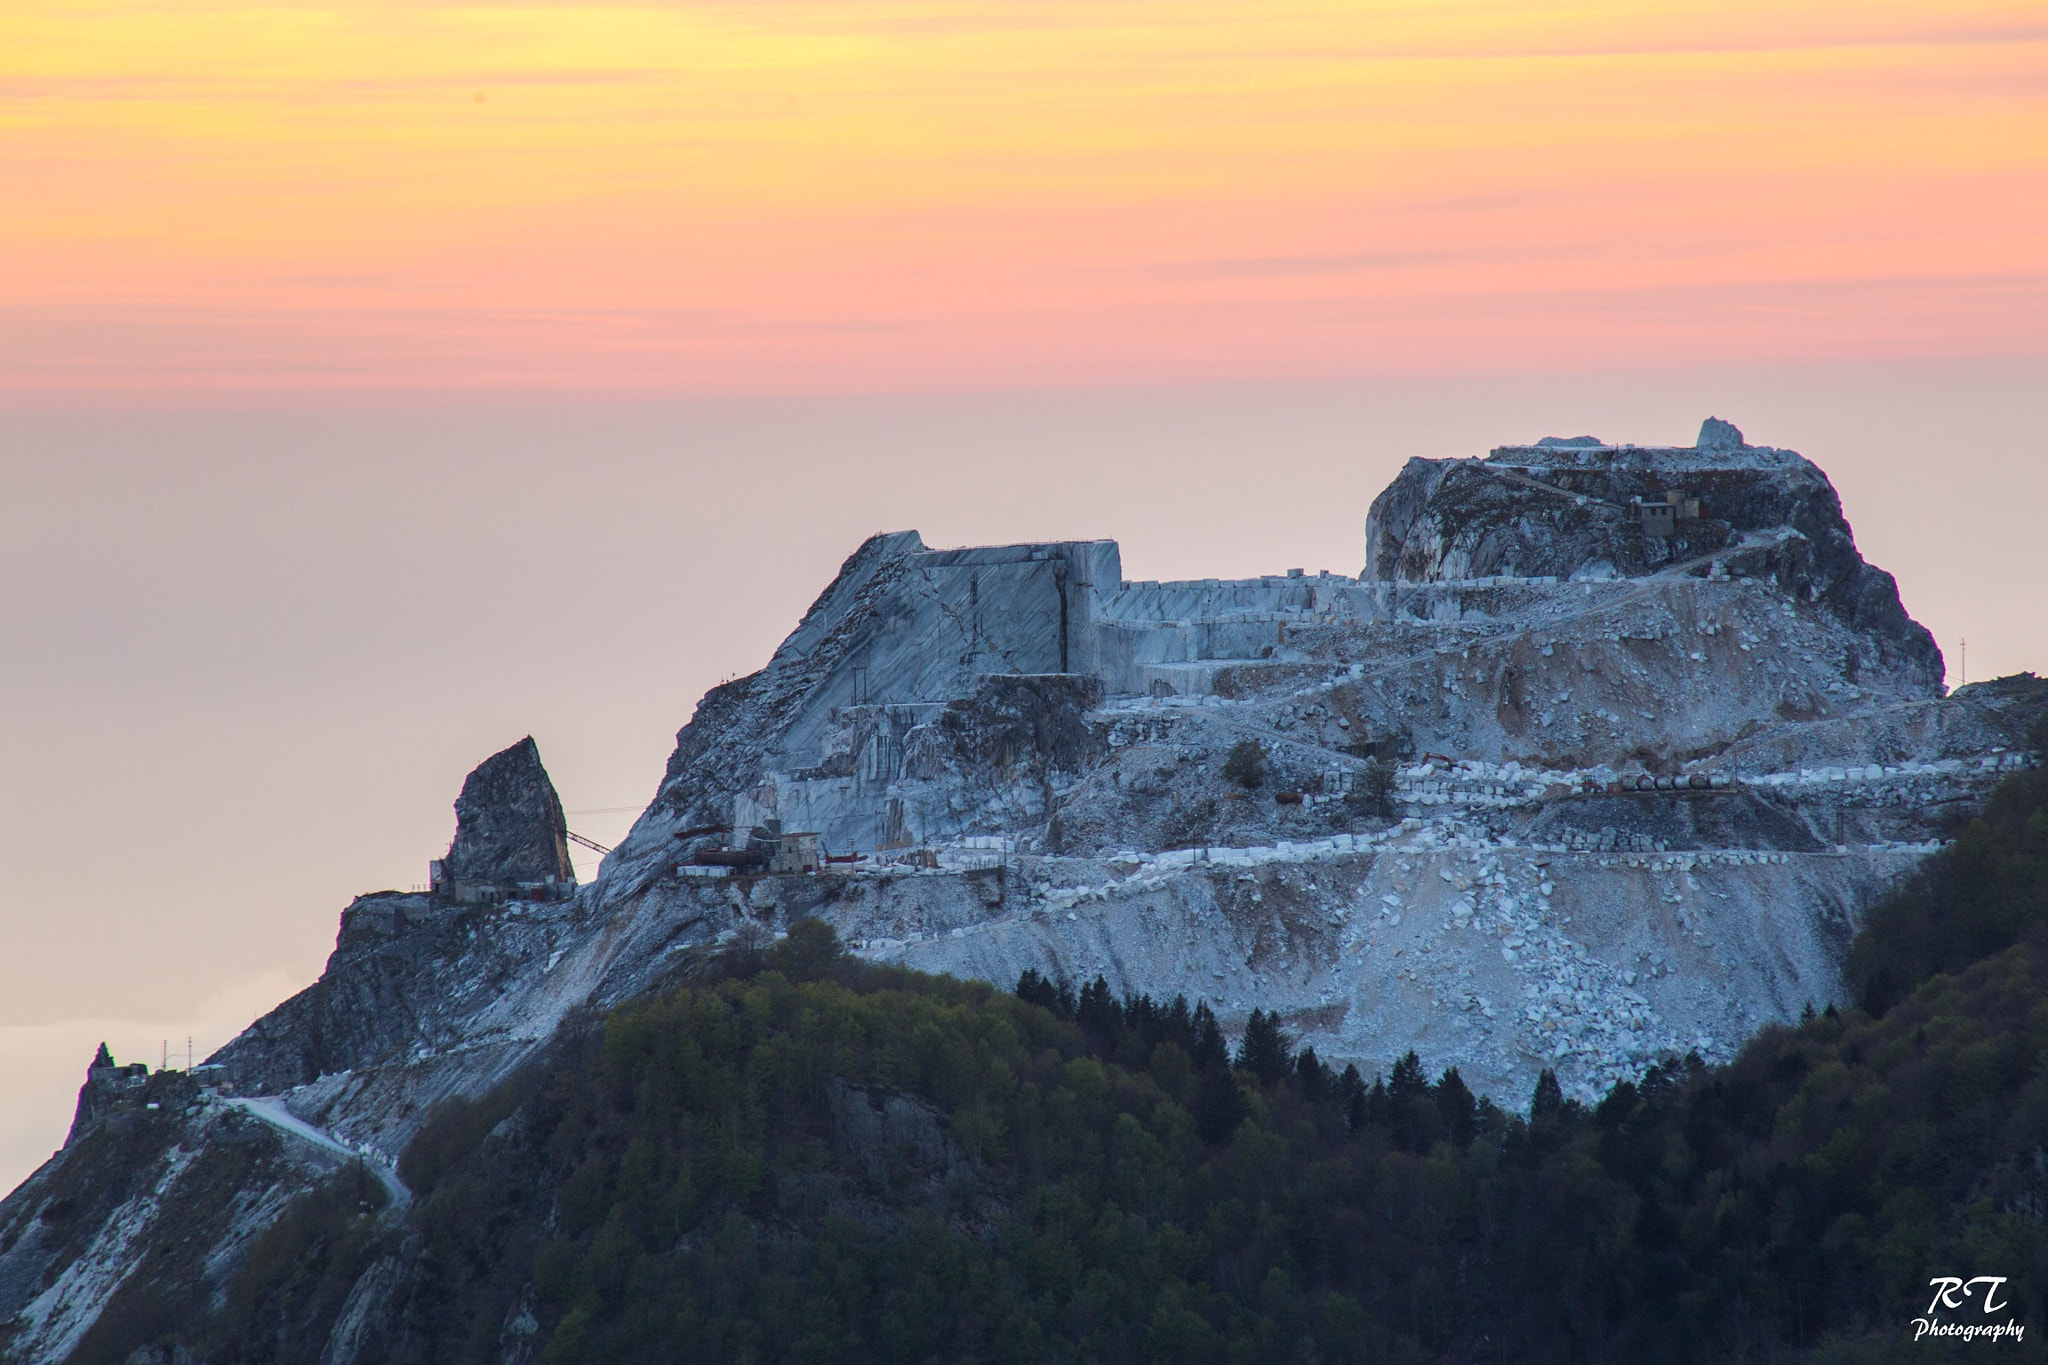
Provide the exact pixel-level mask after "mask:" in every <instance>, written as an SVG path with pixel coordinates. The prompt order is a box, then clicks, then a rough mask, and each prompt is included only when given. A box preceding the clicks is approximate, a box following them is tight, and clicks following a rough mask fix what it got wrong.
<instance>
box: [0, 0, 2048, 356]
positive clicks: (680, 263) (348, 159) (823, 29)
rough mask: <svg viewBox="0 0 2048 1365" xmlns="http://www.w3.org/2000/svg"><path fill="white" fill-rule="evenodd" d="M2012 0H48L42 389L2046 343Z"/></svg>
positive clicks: (2015, 348) (2046, 149)
mask: <svg viewBox="0 0 2048 1365" xmlns="http://www.w3.org/2000/svg"><path fill="white" fill-rule="evenodd" d="M2044 82H2048V12H2044V11H2043V9H2042V8H2041V6H2040V5H2039V4H2038V3H2016V2H2000V0H1945V2H1944V3H1939V4H1936V3H1931V2H1928V0H1842V2H1839V3H1805V4H1786V3H1782V0H1777V2H1774V3H1725V2H1724V0H1713V3H1656V4H1645V3H1641V2H1640V0H1631V2H1630V3H1585V4H1578V5H1558V4H1540V3H1504V2H1501V0H1493V2H1490V3H1475V2H1474V0H1428V3H1406V2H1403V0H1392V2H1389V0H1371V2H1369V3H1367V2H1362V0H1342V2H1341V3H1339V2H1336V0H1330V2H1325V0H1270V2H1268V3H1260V4H1257V5H1247V4H1241V3H1231V4H1220V3H1199V2H1196V0H1092V2H1091V3H1085V4H1084V3H1074V2H1073V0H1030V2H1029V3H1014V4H1012V3H1005V2H1004V0H976V2H974V3H964V2H955V3H900V4H899V3H873V2H872V0H835V2H834V3H806V2H805V0H764V2H763V3H755V4H745V5H741V4H694V3H669V4H660V5H654V4H648V5H603V4H562V5H548V4H517V3H508V4H490V5H474V4H451V3H442V2H441V0H404V3H397V4H380V3H368V2H366V0H335V2H332V3H297V4H293V3H282V4H232V3H229V4H211V3H205V0H197V2H196V3H195V2H194V0H177V2H176V3H162V4H152V3H136V2H134V0H82V2H80V3H68V2H67V0H23V2H20V3H15V4H11V5H8V6H5V7H0V185H4V186H5V190H6V193H5V198H6V202H7V205H8V211H7V212H6V213H5V214H4V215H0V299H4V306H5V312H4V314H0V366H4V370H0V373H4V381H0V382H4V383H5V384H6V386H7V387H8V388H9V389H12V390H14V391H16V392H18V393H32V394H41V393H49V392H52V391H58V392H63V391H70V392H78V391H84V392H91V393H108V392H117V391H118V392H135V391H162V390H175V391H181V392H189V391H193V390H210V391H215V392H220V391H245V390H250V389H258V390H268V391H291V390H303V389H315V390H320V389H330V390H331V389H349V390H354V389H360V388H364V387H389V386H399V387H407V388H421V387H425V388H436V387H446V386H459V387H471V388H483V389H501V388H516V389H521V390H532V389H536V388H538V389H547V390H570V391H582V390H593V389H595V390H617V389H659V390H663V391H684V392H721V391H732V390H751V391H760V390H766V391H791V390H799V391H800V390H815V389H826V390H854V391H860V390H870V389H886V390H919V389H927V388H932V387H961V386H964V387H980V386H1002V387H1006V386H1013V385H1017V384H1026V383H1037V384H1045V383H1051V384H1065V383H1076V382H1079V383H1089V384H1101V383H1114V382H1129V381H1140V382H1142V381H1150V380H1160V379H1197V380H1205V379H1216V378H1228V379H1233V380H1243V379H1246V378H1249V377H1283V376H1320V375H1342V374H1350V373H1355V372H1358V371H1360V370H1362V369H1363V370H1382V371H1383V370H1388V369H1395V370H1403V371H1445V370H1452V371H1455V370H1464V369H1470V368H1473V367H1487V368H1510V369H1522V368H1530V367H1547V366H1554V365H1557V364H1559V363H1560V362H1567V363H1569V364H1571V365H1576V366H1595V365H1609V364H1615V363H1624V362H1625V363H1629V364H1642V363H1667V364H1702V363H1714V362H1726V363H1755V362H1758V361H1768V360H1816V359H1851V358H1869V357H1902V356H1908V357H1909V356H2005V355H2013V354H2029V355H2031V354H2037V353H2038V352H2039V351H2040V350H2041V349H2042V347H2043V343H2044V340H2048V289H2044V287H2043V279H2044V273H2043V272H2044V270H2048V232H2044V231H2043V230H2042V229H2043V226H2044V218H2048V190H2044V179H2043V175H2042V170H2043V161H2044V158H2048V100H2044V89H2048V87H2044Z"/></svg>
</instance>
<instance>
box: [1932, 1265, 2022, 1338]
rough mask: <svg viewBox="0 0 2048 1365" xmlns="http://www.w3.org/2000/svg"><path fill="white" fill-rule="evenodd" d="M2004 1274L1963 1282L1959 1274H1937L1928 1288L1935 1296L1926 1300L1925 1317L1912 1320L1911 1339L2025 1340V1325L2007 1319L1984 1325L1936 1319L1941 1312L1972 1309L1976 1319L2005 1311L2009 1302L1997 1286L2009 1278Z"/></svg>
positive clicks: (1973, 1322)
mask: <svg viewBox="0 0 2048 1365" xmlns="http://www.w3.org/2000/svg"><path fill="white" fill-rule="evenodd" d="M2008 1278H2009V1277H2008V1276H2005V1275H1978V1276H1976V1277H1975V1278H1973V1279H1968V1280H1966V1279H1964V1278H1963V1277H1962V1276H1960V1275H1936V1276H1935V1277H1934V1278H1933V1279H1931V1280H1929V1281H1928V1282H1927V1283H1928V1285H1929V1286H1930V1287H1931V1288H1932V1289H1933V1290H1934V1297H1933V1298H1932V1299H1930V1300H1929V1301H1928V1304H1927V1316H1925V1317H1921V1318H1914V1319H1913V1340H1915V1341H1921V1340H1924V1339H1926V1338H1928V1337H1943V1338H1953V1339H1959V1340H1962V1341H2002V1340H2004V1339H2006V1338H2008V1337H2009V1338H2011V1339H2012V1340H2013V1341H2014V1342H2021V1341H2024V1340H2026V1336H2027V1328H2026V1324H2025V1323H2022V1322H2017V1321H2015V1320H2013V1319H2011V1318H2007V1319H2006V1320H2005V1321H2004V1322H1984V1321H1981V1320H1970V1319H1969V1318H1967V1317H1965V1318H1964V1319H1963V1320H1960V1321H1944V1320H1943V1319H1941V1318H1940V1317H1938V1316H1936V1315H1937V1314H1939V1313H1940V1312H1941V1311H1942V1310H1943V1309H1948V1310H1950V1311H1951V1312H1953V1311H1955V1310H1958V1309H1968V1308H1975V1309H1976V1310H1977V1316H1978V1318H1979V1319H1981V1318H1986V1317H1989V1316H1990V1315H1991V1314H1993V1313H1996V1312H1998V1311H1999V1310H2001V1309H2003V1308H2006V1307H2007V1306H2008V1302H2007V1301H2006V1300H2004V1299H2001V1298H2000V1297H1999V1286H2000V1285H2002V1284H2004V1283H2005V1282H2006V1280H2007V1279H2008ZM1979 1285H1982V1286H1984V1293H1983V1297H1982V1299H1981V1300H1978V1301H1976V1302H1972V1300H1975V1299H1977V1286H1979Z"/></svg>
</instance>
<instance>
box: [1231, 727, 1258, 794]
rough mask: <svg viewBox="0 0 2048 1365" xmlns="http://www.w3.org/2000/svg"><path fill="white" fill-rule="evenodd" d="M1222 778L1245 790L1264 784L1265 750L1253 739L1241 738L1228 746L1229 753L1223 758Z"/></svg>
mask: <svg viewBox="0 0 2048 1365" xmlns="http://www.w3.org/2000/svg"><path fill="white" fill-rule="evenodd" d="M1223 778H1224V780H1225V781H1226V782H1235V783H1236V784H1237V785H1238V786H1240V787H1243V788H1244V789H1245V790H1246V791H1252V790H1254V789H1255V788H1258V787H1262V786H1264V785H1265V784H1266V750H1265V746H1264V745H1262V744H1260V743H1259V742H1258V741H1257V740H1255V739H1241V740H1239V741H1238V742H1237V743H1235V744H1233V745H1231V746H1230V754H1229V756H1228V757H1226V758H1225V759H1224V760H1223Z"/></svg>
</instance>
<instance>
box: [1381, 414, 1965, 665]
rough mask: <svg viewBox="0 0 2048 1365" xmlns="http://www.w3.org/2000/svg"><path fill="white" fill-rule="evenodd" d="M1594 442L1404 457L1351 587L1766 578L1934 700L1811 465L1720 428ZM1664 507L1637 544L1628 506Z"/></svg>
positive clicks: (1879, 580)
mask: <svg viewBox="0 0 2048 1365" xmlns="http://www.w3.org/2000/svg"><path fill="white" fill-rule="evenodd" d="M1591 439H1592V438H1589V437H1581V438H1576V439H1574V440H1572V441H1569V442H1566V441H1558V440H1555V439H1554V438H1547V439H1545V440H1543V441H1539V442H1537V443H1536V444H1534V445H1526V446H1501V447H1498V448H1497V449H1495V450H1494V451H1493V452H1492V453H1491V454H1490V455H1488V456H1487V457H1486V458H1485V459H1483V460H1424V459H1413V460H1410V461H1409V462H1408V464H1407V466H1406V467H1405V468H1404V469H1403V470H1402V471H1401V473H1400V475H1399V476H1398V477H1397V478H1396V479H1395V480H1394V482H1393V483H1392V484H1391V485H1389V486H1388V488H1387V489H1386V491H1385V492H1383V493H1381V494H1380V495H1379V497H1378V498H1376V499H1374V501H1373V505H1372V510H1371V511H1370V512H1369V513H1368V515H1367V518H1366V565H1365V571H1364V575H1363V576H1364V577H1365V578H1368V579H1372V580H1377V581H1382V582H1401V583H1430V582H1440V581H1444V580H1469V579H1476V578H1489V577H1495V576H1506V577H1523V578H1528V577H1555V578H1559V579H1565V580H1571V579H1579V578H1609V577H1622V578H1640V577H1644V576H1647V575H1650V574H1653V573H1660V572H1671V571H1674V570H1678V571H1684V572H1690V573H1694V574H1697V575H1701V576H1707V575H1713V574H1720V573H1728V574H1733V575H1735V576H1741V577H1751V578H1764V579H1766V580H1768V581H1770V582H1771V583H1772V584H1773V585H1774V586H1776V587H1777V588H1778V590H1780V591H1781V592H1784V593H1786V594H1789V595H1791V596H1793V597H1796V598H1798V599H1799V600H1802V601H1807V602H1813V603H1817V604H1820V605H1822V606H1824V607H1825V608H1827V609H1828V610H1829V611H1831V612H1832V613H1833V614H1834V615H1836V616H1837V617H1838V618H1840V619H1841V620H1842V621H1843V622H1844V623H1845V624H1847V625H1849V626H1850V627H1851V628H1852V629H1854V630H1855V631H1857V632H1858V633H1859V634H1860V635H1861V636H1862V637H1863V638H1864V640H1865V641H1866V642H1867V645H1868V648H1869V651H1870V654H1871V657H1869V658H1868V659H1865V660H1862V661H1860V664H1861V665H1865V666H1871V667H1875V668H1879V669H1884V670H1887V671H1890V672H1895V673H1897V674H1898V675H1899V676H1900V677H1901V678H1902V679H1903V680H1907V681H1911V682H1914V683H1917V684H1918V685H1920V686H1921V687H1923V688H1925V689H1927V690H1929V691H1930V692H1931V691H1935V690H1938V689H1939V687H1940V685H1941V680H1942V660H1941V651H1940V650H1939V649H1938V648H1937V647H1936V645H1935V643H1934V639H1933V637H1932V636H1931V635H1930V634H1929V633H1928V632H1927V630H1926V629H1925V628H1924V627H1922V626H1921V625H1919V624H1918V623H1917V622H1915V621H1913V620H1912V619H1911V618H1910V617H1908V616H1907V615H1906V612H1905V608H1904V607H1903V606H1902V605H1901V604H1900V602H1899V593H1898V585H1897V583H1896V582H1895V581H1894V580H1893V578H1892V576H1891V575H1890V574H1888V573H1886V572H1884V571H1883V570H1882V569H1878V568H1874V567H1872V566H1871V565H1869V564H1866V563H1865V562H1864V561H1863V557H1862V556H1861V555H1860V554H1858V553H1857V550H1856V542H1855V538H1854V536H1853V535H1852V534H1851V532H1850V529H1849V524H1848V522H1847V521H1845V520H1844V519H1843V517H1842V507H1841V502H1840V500H1839V499H1838V498H1837V497H1836V495H1835V490H1834V487H1833V485H1832V484H1830V483H1829V482H1828V479H1827V476H1826V475H1825V474H1823V473H1822V472H1821V470H1820V469H1819V467H1818V466H1816V465H1814V464H1813V463H1812V462H1811V461H1810V460H1807V459H1806V458H1805V457H1803V456H1801V455H1799V454H1798V453H1797V452H1795V451H1790V450H1779V449H1776V448H1774V447H1770V446H1751V445H1748V444H1747V443H1745V442H1744V441H1743V439H1742V433H1741V432H1740V431H1738V430H1737V429H1736V428H1735V427H1734V426H1733V425H1731V424H1730V423H1727V422H1723V421H1721V420H1719V419H1718V418H1708V419H1707V422H1706V423H1705V424H1704V425H1703V426H1702V427H1701V429H1700V439H1699V442H1698V444H1696V445H1693V446H1690V447H1671V446H1633V445H1620V446H1616V445H1605V444H1598V443H1594V444H1587V442H1589V441H1591ZM1674 499H1676V500H1678V503H1677V505H1678V506H1680V507H1681V509H1682V511H1685V512H1691V513H1694V515H1681V516H1678V517H1674V518H1673V519H1672V520H1673V522H1674V523H1675V524H1674V525H1673V526H1672V527H1671V531H1672V533H1671V534H1664V535H1660V534H1652V533H1650V532H1649V531H1648V530H1647V529H1646V526H1645V521H1644V516H1643V514H1642V512H1641V510H1640V509H1641V505H1642V504H1644V503H1653V504H1664V505H1665V506H1667V507H1669V506H1672V505H1673V501H1672V500H1674ZM1695 504H1696V505H1695ZM1856 671H1860V670H1852V680H1853V675H1854V673H1855V672H1856Z"/></svg>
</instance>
